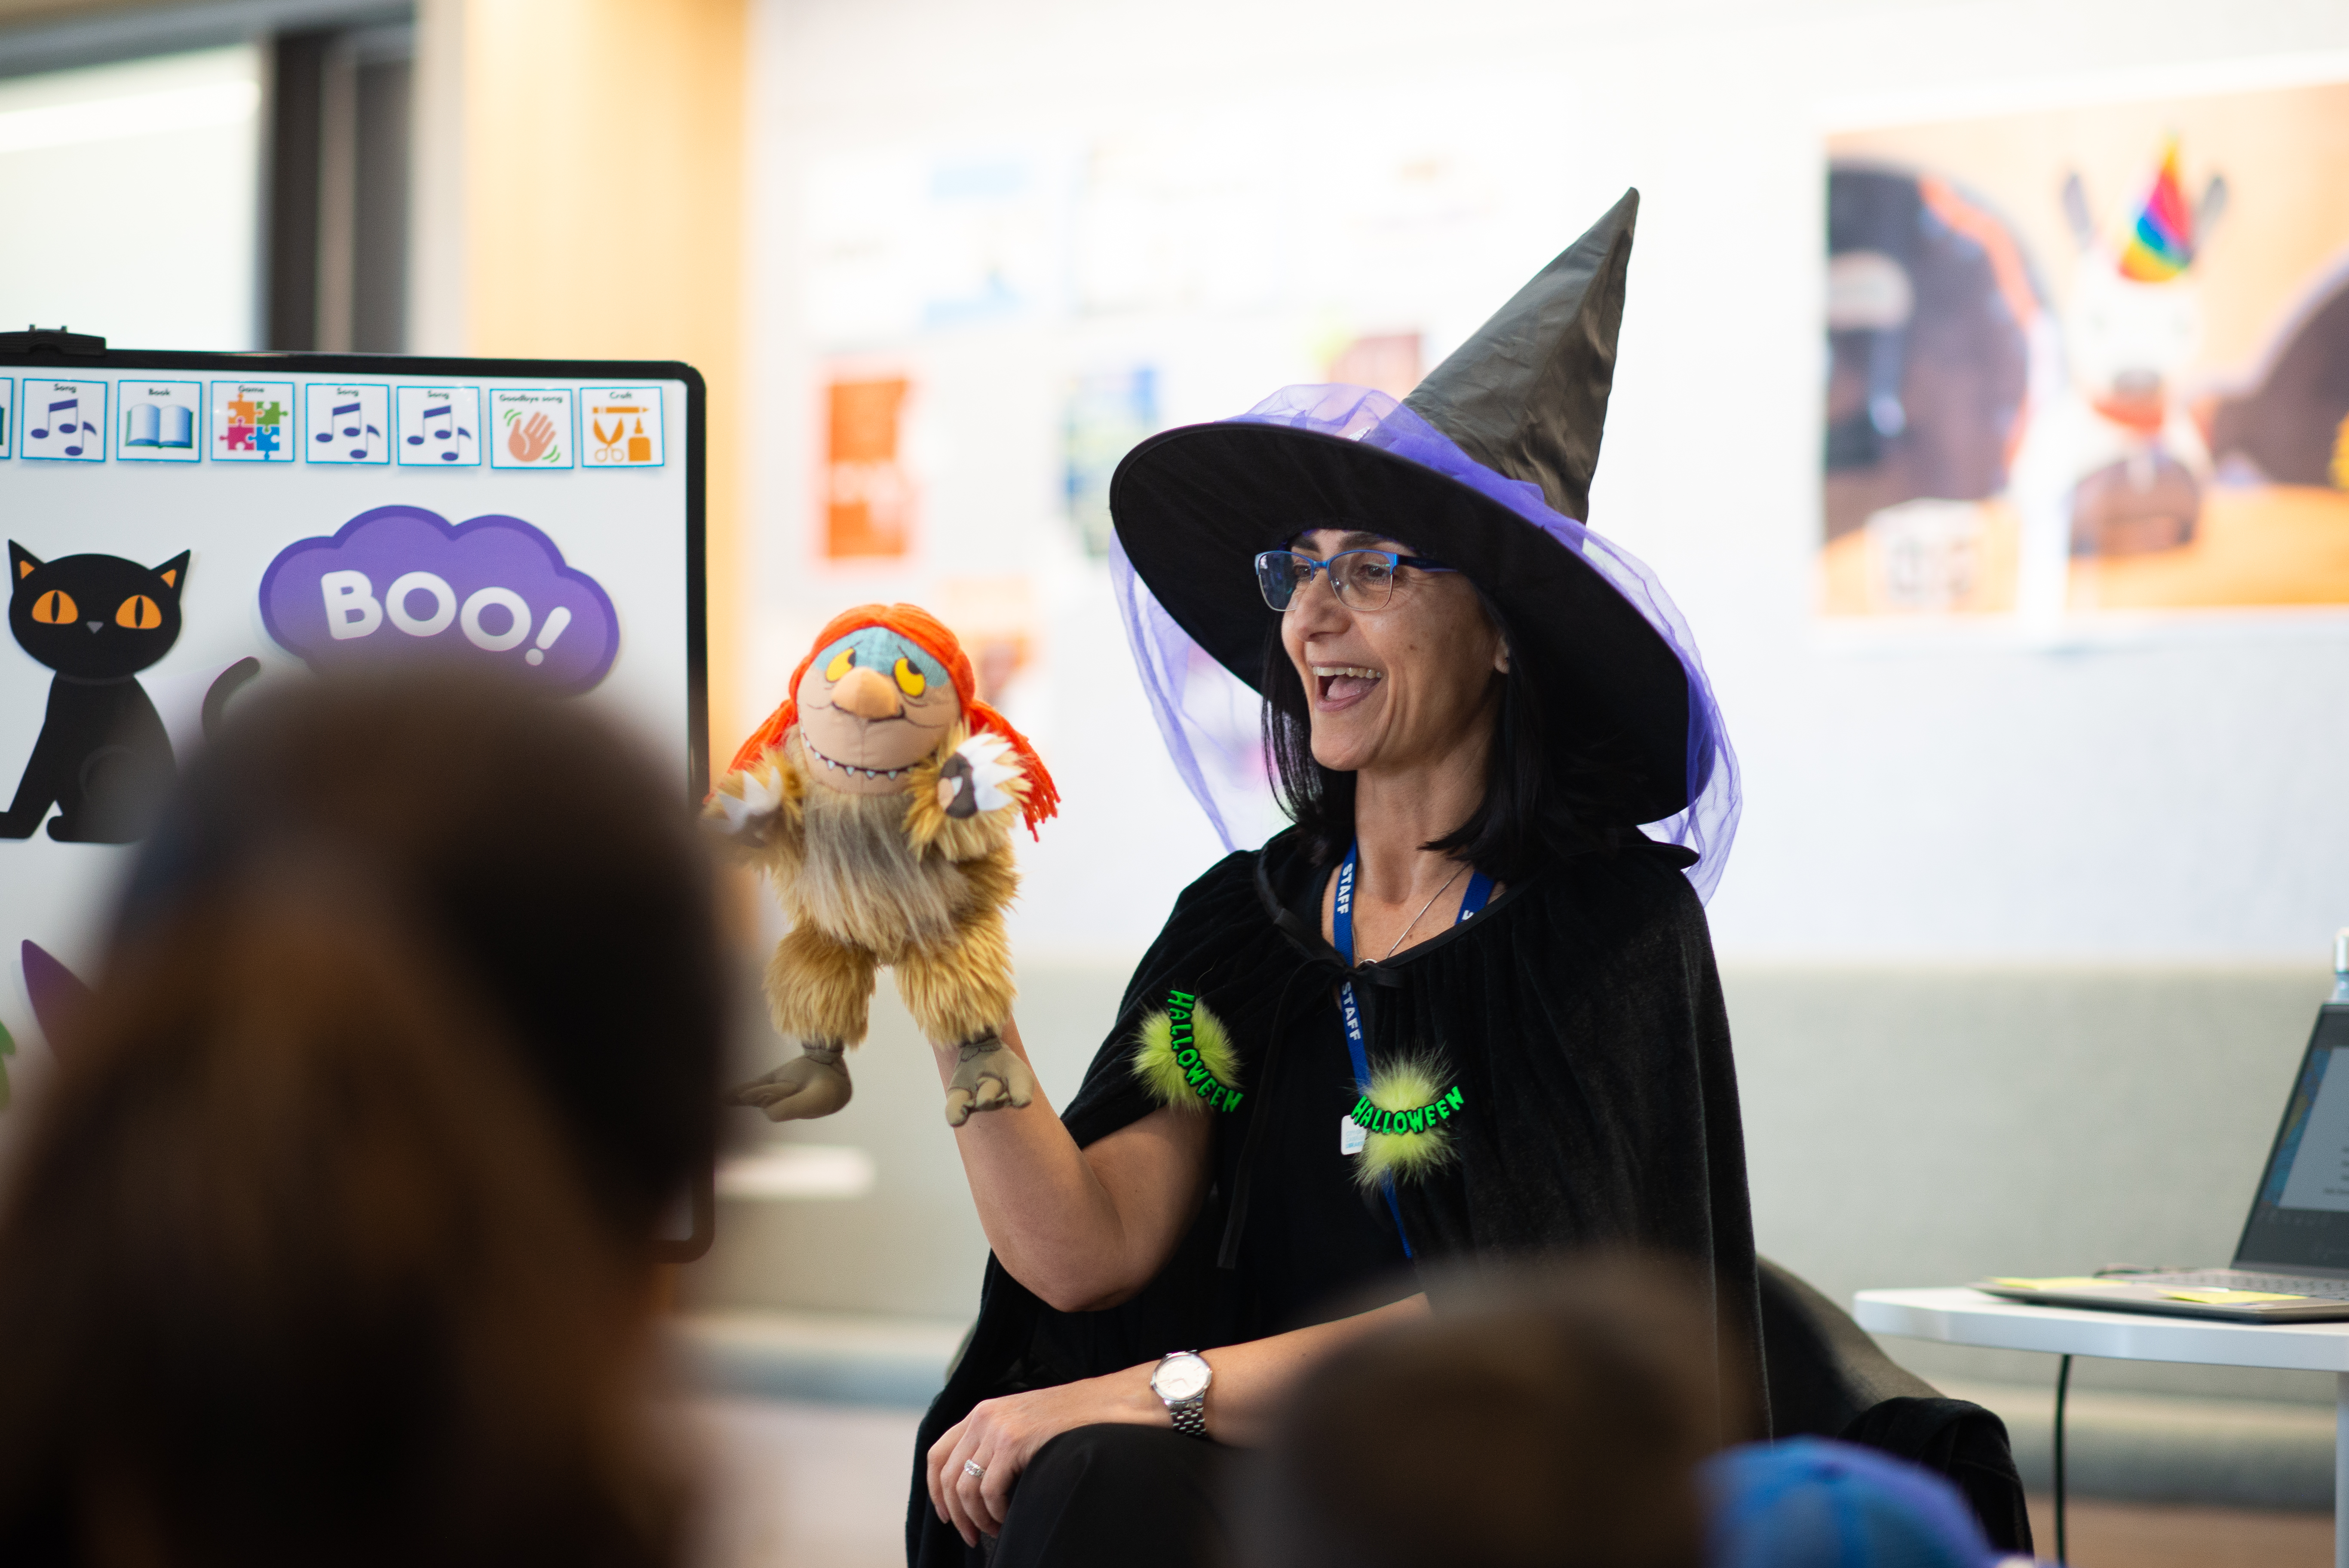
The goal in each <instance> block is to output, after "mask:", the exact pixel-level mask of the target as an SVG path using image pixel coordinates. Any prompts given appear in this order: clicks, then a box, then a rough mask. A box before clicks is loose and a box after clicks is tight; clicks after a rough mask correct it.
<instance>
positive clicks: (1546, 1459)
mask: <svg viewBox="0 0 2349 1568" xmlns="http://www.w3.org/2000/svg"><path fill="white" fill-rule="evenodd" d="M1436 1299H1437V1301H1438V1303H1439V1308H1438V1311H1437V1312H1436V1314H1435V1315H1433V1316H1432V1317H1429V1318H1426V1319H1424V1320H1422V1321H1420V1322H1417V1323H1414V1324H1412V1325H1410V1326H1405V1327H1403V1328H1401V1329H1398V1330H1396V1331H1394V1332H1392V1333H1390V1334H1385V1335H1381V1336H1377V1337H1376V1338H1373V1339H1370V1340H1365V1341H1363V1342H1361V1343H1359V1344H1357V1345H1354V1346H1349V1347H1348V1348H1347V1349H1345V1350H1343V1351H1341V1352H1340V1353H1339V1354H1338V1355H1337V1356H1335V1357H1331V1358H1330V1360H1329V1361H1327V1362H1325V1363H1323V1364H1322V1365H1321V1366H1320V1367H1318V1368H1316V1369H1315V1370H1314V1372H1313V1373H1312V1374H1311V1375H1310V1376H1309V1377H1307V1378H1306V1380H1305V1381H1304V1383H1303V1384H1302V1385H1301V1386H1300V1387H1299V1390H1298V1392H1297V1394H1296V1396H1295V1397H1294V1399H1293V1400H1292V1402H1291V1405H1290V1407H1289V1409H1288V1412H1287V1414H1286V1416H1285V1417H1284V1418H1283V1420H1282V1422H1281V1425H1280V1427H1279V1429H1278V1433H1277V1434H1276V1436H1275V1438H1274V1439H1273V1441H1272V1444H1271V1446H1270V1448H1269V1449H1268V1452H1267V1454H1266V1457H1265V1462H1264V1463H1263V1464H1262V1465H1261V1466H1260V1467H1257V1470H1255V1472H1254V1473H1253V1474H1252V1475H1251V1477H1250V1480H1249V1481H1248V1485H1249V1487H1250V1489H1251V1490H1250V1494H1249V1495H1247V1496H1246V1497H1244V1498H1243V1499H1242V1500H1241V1501H1242V1504H1243V1508H1244V1511H1245V1514H1246V1519H1247V1524H1246V1527H1245V1528H1244V1529H1243V1530H1242V1532H1241V1535H1242V1538H1243V1541H1244V1542H1245V1549H1246V1551H1247V1555H1248V1561H1249V1562H1250V1563H1255V1564H1259V1565H1262V1568H1272V1565H1274V1564H1278V1565H1280V1568H1323V1565H1327V1568H1340V1565H1343V1568H1385V1565H1387V1564H1396V1565H1398V1568H1400V1565H1402V1564H1406V1563H1410V1564H1422V1563H1446V1564H1450V1565H1454V1568H1586V1565H1587V1568H1697V1565H1698V1564H1699V1563H1702V1561H1703V1557H1704V1516H1703V1510H1702V1503H1701V1501H1700V1498H1699V1494H1698V1491H1697V1483H1696V1467H1697V1465H1698V1462H1699V1461H1700V1460H1702V1459H1703V1458H1704V1456H1705V1455H1706V1454H1707V1453H1710V1452H1711V1451H1712V1450H1713V1449H1715V1448H1717V1447H1718V1446H1719V1444H1720V1443H1721V1441H1722V1440H1723V1432H1722V1424H1723V1409H1724V1403H1723V1401H1724V1398H1725V1397H1726V1396H1725V1395H1724V1392H1723V1390H1725V1389H1736V1388H1742V1387H1744V1385H1745V1379H1744V1377H1742V1376H1737V1375H1733V1376H1729V1377H1719V1376H1717V1373H1716V1361H1717V1352H1716V1348H1715V1339H1714V1334H1713V1323H1712V1320H1711V1317H1710V1315H1708V1314H1707V1313H1706V1312H1705V1311H1704V1310H1703V1309H1702V1307H1701V1306H1700V1305H1697V1304H1698V1303H1699V1302H1701V1301H1702V1300H1703V1299H1704V1298H1703V1296H1702V1295H1700V1294H1698V1293H1696V1292H1695V1291H1693V1290H1692V1288H1691V1285H1690V1283H1689V1282H1688V1281H1687V1280H1686V1279H1684V1278H1683V1277H1682V1274H1681V1273H1680V1271H1678V1270H1676V1269H1673V1268H1671V1267H1669V1266H1667V1265H1664V1264H1651V1263H1646V1262H1641V1261H1638V1260H1631V1259H1621V1258H1600V1259H1592V1260H1588V1261H1586V1262H1583V1263H1580V1264H1568V1265H1561V1266H1559V1267H1557V1269H1555V1270H1554V1271H1545V1272H1543V1273H1539V1274H1526V1275H1523V1276H1518V1277H1516V1278H1513V1279H1509V1280H1504V1281H1495V1282H1486V1283H1482V1284H1473V1285H1470V1286H1467V1287H1465V1288H1464V1289H1463V1290H1461V1291H1460V1292H1459V1293H1458V1295H1455V1296H1452V1297H1450V1298H1447V1296H1446V1295H1445V1294H1444V1293H1437V1295H1436ZM1447 1299H1450V1300H1451V1301H1453V1302H1454V1305H1442V1304H1444V1303H1445V1302H1446V1301H1447ZM1729 1419H1731V1420H1732V1421H1733V1423H1734V1424H1735V1425H1736V1426H1737V1427H1738V1428H1740V1429H1739V1430H1733V1431H1732V1432H1731V1433H1729V1434H1727V1435H1728V1436H1731V1437H1737V1436H1742V1435H1744V1434H1743V1431H1742V1426H1743V1423H1744V1420H1745V1414H1744V1411H1743V1409H1742V1408H1737V1409H1733V1410H1732V1413H1731V1415H1730V1417H1729Z"/></svg>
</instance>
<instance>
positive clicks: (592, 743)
mask: <svg viewBox="0 0 2349 1568" xmlns="http://www.w3.org/2000/svg"><path fill="white" fill-rule="evenodd" d="M665 775H666V776H665ZM690 806H691V803H690V802H688V800H687V799H686V789H685V780H684V778H683V769H682V768H681V767H678V768H676V769H675V770H674V771H668V770H665V769H658V768H657V767H655V766H654V765H653V764H652V763H651V762H650V761H648V760H647V758H645V757H643V756H642V755H641V754H640V753H639V752H638V750H637V748H636V747H634V746H633V745H630V744H628V743H626V742H625V741H623V740H622V739H621V738H619V736H618V735H617V734H616V732H615V731H614V730H613V729H611V728H610V727H608V726H607V725H606V724H605V723H604V722H603V721H602V720H600V719H598V718H597V717H595V715H594V714H593V713H592V712H591V711H590V710H588V709H587V708H586V707H584V706H582V705H581V704H579V703H576V702H567V701H557V700H553V699H549V698H546V697H543V696H537V695H534V694H532V693H529V692H526V691H524V690H523V689H521V688H519V687H517V686H512V685H509V684H506V683H503V682H500V681H494V680H489V679H485V678H481V677H478V676H466V675H462V674H459V673H456V672H451V671H448V670H422V671H410V672H373V673H364V674H362V673H353V674H347V675H341V676H335V677H333V678H328V679H317V680H309V679H305V680H301V681H298V682H295V683H293V684H290V685H288V686H285V687H284V688H282V689H280V690H277V691H275V692H274V693H272V692H257V693H255V694H254V696H253V698H252V699H251V706H250V707H249V708H248V709H246V710H245V711H244V712H243V713H234V712H233V713H232V714H231V716H230V720H229V723H228V724H227V725H226V726H225V727H223V729H222V733H221V736H220V738H218V739H217V740H216V741H214V742H213V743H212V744H211V745H210V746H208V747H207V748H205V749H204V750H203V751H202V753H200V754H199V755H198V757H197V758H196V760H195V762H194V765H193V766H192V767H191V769H190V770H189V773H188V776H187V777H186V779H184V780H182V782H181V788H180V789H179V790H178V791H177V792H176V794H175V795H174V796H173V798H172V799H171V802H170V804H169V805H168V806H167V807H166V809H165V812H164V816H163V820H162V821H161V822H160V824H159V826H158V828H157V830H156V833H155V836H154V838H153V839H152V840H151V841H150V843H149V845H148V848H147V850H146V851H145V853H144V854H143V855H142V857H141V858H140V862H139V865H138V867H137V870H136V871H135V872H134V874H133V876H132V880H131V883H130V886H129V891H128V892H127V893H126V894H125V896H124V899H123V902H122V904H121V912H120V914H119V919H118V931H119V934H120V935H121V936H123V937H126V938H127V937H135V936H136V935H137V934H139V933H140V932H141V931H142V930H143V929H144V928H145V927H146V926H147V925H148V924H150V923H152V922H154V921H157V920H159V919H163V918H167V917H168V916H169V915H171V913H173V912H174V911H175V910H178V909H180V908H182V907H185V906H186V905H187V904H189V903H191V902H202V901H203V900H205V899H207V898H210V897H212V896H215V895H217V894H218V892H220V890H221V889H222V888H223V887H225V886H228V885H230V884H232V883H233V882H235V881H236V880H237V879H238V878H240V877H242V876H243V875H245V874H247V872H249V870H250V868H252V867H253V866H254V865H256V864H260V863H264V862H266V861H270V860H271V859H272V858H273V857H277V856H282V855H285V854H289V853H292V854H299V855H301V856H303V857H305V863H311V862H314V863H316V864H321V865H327V866H333V867H336V868H339V870H340V872H343V873H345V874H347V875H349V876H351V877H353V878H354V879H355V880H357V881H358V882H362V883H364V884H365V885H367V886H368V887H371V888H372V889H374V890H375V892H377V893H378V895H380V896H381V897H383V898H384V899H385V900H387V901H388V903H391V904H392V905H394V906H396V907H397V908H398V910H399V911H400V913H402V915H403V916H404V917H405V918H406V920H407V922H408V923H409V927H410V929H412V930H413V931H414V932H415V933H416V934H417V938H418V940H419V941H421V942H424V943H426V944H430V945H431V946H432V947H433V948H434V949H435V950H436V951H437V952H438V953H439V954H440V956H441V957H442V958H443V959H444V960H445V961H446V962H447V964H448V965H449V967H450V970H451V972H452V973H453V974H455V975H457V976H458V977H459V978H460V980H461V981H463V982H464V983H465V984H467V985H470V986H471V988H472V989H473V990H474V991H475V992H476V993H477V994H478V995H481V997H482V998H483V1000H484V1001H485V1002H486V1003H487V1004H488V1005H489V1006H490V1007H491V1008H492V1011H493V1013H494V1015H495V1017H496V1022H497V1024H498V1026H499V1028H500V1031H501V1033H502V1035H503V1036H504V1037H506V1038H508V1039H510V1040H511V1041H512V1045H513V1047H514V1048H515V1050H516V1051H517V1053H518V1057H519V1059H520V1061H521V1063H522V1066H523V1070H524V1072H525V1074H526V1075H527V1076H528V1077H529V1078H531V1079H532V1080H533V1081H534V1082H535V1084H536V1085H537V1087H538V1088H539V1090H540V1092H541V1093H543V1094H544V1095H545V1096H546V1097H547V1099H548V1100H549V1102H550V1103H551V1104H552V1105H553V1106H554V1110H555V1113H556V1118H557V1124H558V1127H559V1128H560V1130H562V1132H563V1134H564V1136H565V1137H566V1138H567V1139H569V1140H571V1141H572V1143H573V1144H574V1153H575V1155H576V1159H577V1163H578V1166H579V1168H580V1170H581V1171H582V1173H583V1174H584V1176H585V1179H586V1181H587V1182H588V1184H589V1188H590V1191H591V1193H592V1196H593V1197H594V1199H595V1202H596V1204H597V1206H598V1208H599V1209H600V1210H601V1211H602V1212H603V1213H604V1214H605V1217H606V1218H607V1219H608V1220H609V1221H610V1222H611V1223H612V1224H613V1226H614V1227H615V1228H616V1230H617V1231H618V1232H620V1233H625V1234H626V1235H629V1236H633V1237H636V1238H649V1236H650V1235H651V1233H652V1232H653V1229H654V1227H655V1225H656V1224H657V1222H658V1219H659V1216H660V1214H661V1212H663V1211H664V1210H665V1209H666V1208H667V1205H669V1204H670V1203H672V1202H674V1201H675V1200H676V1199H677V1197H678V1195H679V1193H680V1192H681V1191H683V1190H684V1189H685V1187H686V1184H687V1182H688V1181H689V1180H691V1178H692V1176H693V1174H694V1173H695V1172H696V1171H698V1170H701V1169H704V1168H706V1167H707V1165H708V1163H709V1160H710V1158H711V1154H712V1150H714V1148H715V1145H716V1139H717V1105H718V1077H719V1069H720V1057H721V1054H722V1043H723V1035H724V1020H725V1017H726V1009H727V1006H728V1002H727V997H728V988H727V976H726V974H725V971H724V967H723V962H722V959H721V957H720V948H719V937H718V931H717V923H716V912H715V908H714V905H713V902H712V892H711V887H710V879H709V866H708V862H707V861H706V859H705V856H704V851H703V848H702V846H701V844H700V843H699V842H698V840H697V838H696V836H695V833H694V830H693V826H692V812H691V810H690Z"/></svg>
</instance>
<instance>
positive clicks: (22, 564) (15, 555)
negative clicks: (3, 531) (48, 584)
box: [8, 539, 41, 587]
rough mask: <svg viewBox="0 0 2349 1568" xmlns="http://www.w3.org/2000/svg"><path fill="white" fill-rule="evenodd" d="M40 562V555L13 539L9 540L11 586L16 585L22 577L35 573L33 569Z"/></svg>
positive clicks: (9, 576) (9, 579) (9, 581)
mask: <svg viewBox="0 0 2349 1568" xmlns="http://www.w3.org/2000/svg"><path fill="white" fill-rule="evenodd" d="M40 563H41V558H40V557H39V556H37V555H36V554H34V553H33V552H31V551H29V550H27V549H26V548H25V547H24V546H23V545H21V544H19V543H17V542H16V541H15V540H13V539H12V540H10V541H9V542H8V583H9V585H10V586H11V587H13V586H15V585H16V583H17V582H18V581H19V580H20V579H22V578H26V577H30V576H31V575H32V574H33V569H34V568H35V567H36V566H38V565H40Z"/></svg>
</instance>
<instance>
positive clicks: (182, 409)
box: [114, 379, 204, 463]
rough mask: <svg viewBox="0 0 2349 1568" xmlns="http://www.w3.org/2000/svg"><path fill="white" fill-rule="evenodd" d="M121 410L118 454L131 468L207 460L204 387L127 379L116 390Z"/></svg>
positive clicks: (193, 383)
mask: <svg viewBox="0 0 2349 1568" xmlns="http://www.w3.org/2000/svg"><path fill="white" fill-rule="evenodd" d="M115 393H116V397H117V399H118V402H119V406H120V408H121V413H120V415H119V428H117V429H116V431H115V434H114V455H115V456H116V457H118V458H119V459H121V460H122V461H124V462H126V463H193V462H201V461H202V459H203V455H204V453H203V424H204V409H203V400H204V384H203V383H202V382H201V381H131V380H127V379H126V380H124V381H123V382H122V383H121V384H120V385H119V386H118V387H116V388H115Z"/></svg>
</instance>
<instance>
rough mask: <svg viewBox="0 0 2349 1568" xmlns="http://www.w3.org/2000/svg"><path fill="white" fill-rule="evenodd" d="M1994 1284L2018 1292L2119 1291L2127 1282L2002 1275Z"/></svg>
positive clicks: (2073, 1276) (2074, 1276)
mask: <svg viewBox="0 0 2349 1568" xmlns="http://www.w3.org/2000/svg"><path fill="white" fill-rule="evenodd" d="M1990 1283H1991V1284H2011V1285H2013V1286H2014V1288H2015V1289H2017V1290H2117V1289H2119V1288H2120V1287H2121V1286H2122V1285H2125V1284H2127V1283H2128V1282H2127V1280H2117V1279H2098V1278H2096V1277H2095V1275H2093V1274H2055V1275H2053V1276H2051V1277H2049V1278H2047V1279H2018V1278H2014V1277H2013V1276H2011V1275H2006V1274H2001V1275H1998V1276H1997V1277H1995V1278H1993V1279H1992V1281H1991V1282H1990Z"/></svg>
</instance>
